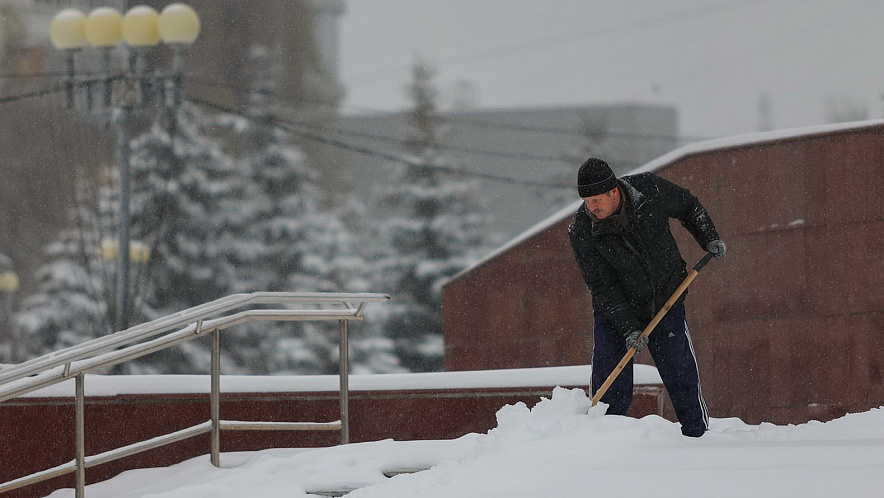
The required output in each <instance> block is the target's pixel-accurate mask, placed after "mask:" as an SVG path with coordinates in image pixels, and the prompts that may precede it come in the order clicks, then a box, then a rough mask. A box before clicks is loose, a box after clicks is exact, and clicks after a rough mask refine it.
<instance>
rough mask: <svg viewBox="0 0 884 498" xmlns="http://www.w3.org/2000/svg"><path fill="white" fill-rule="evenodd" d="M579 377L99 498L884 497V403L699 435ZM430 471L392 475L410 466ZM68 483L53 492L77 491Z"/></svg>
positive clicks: (722, 424) (119, 486)
mask: <svg viewBox="0 0 884 498" xmlns="http://www.w3.org/2000/svg"><path fill="white" fill-rule="evenodd" d="M589 404H590V402H589V400H588V399H587V397H586V394H585V393H584V392H583V391H582V390H580V389H563V388H557V389H556V390H555V391H554V393H553V396H552V399H550V400H546V399H544V400H542V401H541V402H540V403H538V404H537V405H536V406H535V407H534V408H533V409H530V410H529V409H528V407H526V406H525V405H523V404H521V403H519V404H516V405H508V406H505V407H503V408H501V409H500V411H499V412H498V413H497V420H498V426H497V427H496V428H495V429H492V430H491V431H490V432H489V433H488V434H481V435H477V434H471V435H467V436H464V437H462V438H459V439H456V440H452V441H399V442H397V441H378V442H372V443H360V444H351V445H346V446H338V447H332V448H322V449H310V450H293V449H274V450H266V451H259V452H253V453H228V454H223V455H222V466H223V468H221V469H216V468H214V467H212V466H211V464H210V463H209V461H208V457H207V456H203V457H198V458H194V459H192V460H189V461H186V462H183V463H181V464H178V465H174V466H171V467H167V468H160V469H142V470H135V471H129V472H125V473H123V474H121V475H119V476H117V477H116V478H114V479H111V480H109V481H106V482H102V483H97V484H94V485H91V486H89V487H87V492H86V495H87V496H88V497H89V498H125V497H143V496H150V497H152V498H159V497H163V498H171V497H178V498H198V497H206V498H208V497H212V498H221V497H231V498H234V497H235V498H241V497H262V498H266V497H276V496H279V497H305V496H314V495H311V494H308V492H311V491H312V492H317V491H334V490H346V489H352V488H360V489H356V490H355V491H353V492H352V493H350V494H349V495H347V496H348V497H352V498H381V497H382V498H419V497H434V498H442V497H445V498H470V497H475V498H480V497H481V498H546V497H556V498H563V497H578V496H579V497H608V496H617V497H631V496H635V497H638V496H641V497H650V496H653V497H725V496H730V497H749V496H751V497H759V496H776V497H783V496H790V497H791V496H800V497H835V496H838V497H841V496H844V497H847V496H849V497H873V496H874V497H880V496H884V409H882V408H878V409H874V410H871V411H869V412H865V413H858V414H851V415H847V416H845V417H843V418H841V419H838V420H833V421H831V422H827V423H820V422H811V423H808V424H802V425H798V426H791V425H790V426H775V425H772V424H766V423H765V424H761V425H758V426H750V425H747V424H744V423H743V422H741V421H740V420H737V419H713V421H712V429H711V431H710V432H709V433H707V434H706V435H705V436H703V437H702V438H700V439H690V438H685V437H683V436H682V435H681V432H680V431H679V428H678V425H677V424H674V423H672V422H669V421H667V420H664V419H662V418H660V417H657V416H648V417H645V418H642V419H632V418H627V417H621V416H603V414H604V410H605V405H602V404H600V405H598V406H596V407H594V408H590V407H589ZM420 468H428V469H429V470H425V471H423V472H418V473H414V474H402V475H398V476H396V477H392V478H388V477H386V476H385V475H384V473H385V472H387V473H391V471H393V472H395V471H397V470H403V469H420ZM73 495H74V493H73V491H72V490H59V491H56V492H55V493H53V494H52V495H50V496H52V497H53V498H61V497H69V496H70V497H72V496H73Z"/></svg>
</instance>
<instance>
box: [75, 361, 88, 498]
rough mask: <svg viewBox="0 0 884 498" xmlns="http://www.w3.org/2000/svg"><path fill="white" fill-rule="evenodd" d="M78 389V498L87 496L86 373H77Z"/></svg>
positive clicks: (76, 382)
mask: <svg viewBox="0 0 884 498" xmlns="http://www.w3.org/2000/svg"><path fill="white" fill-rule="evenodd" d="M74 383H75V385H74V387H75V391H76V398H77V399H76V405H77V406H76V408H75V410H76V416H75V419H76V424H77V431H76V438H77V444H76V446H77V450H76V451H77V457H76V458H77V473H76V474H77V476H76V478H77V489H76V493H75V495H76V498H85V496H86V386H85V384H86V381H85V375H84V374H82V373H81V374H77V377H76V379H75V380H74Z"/></svg>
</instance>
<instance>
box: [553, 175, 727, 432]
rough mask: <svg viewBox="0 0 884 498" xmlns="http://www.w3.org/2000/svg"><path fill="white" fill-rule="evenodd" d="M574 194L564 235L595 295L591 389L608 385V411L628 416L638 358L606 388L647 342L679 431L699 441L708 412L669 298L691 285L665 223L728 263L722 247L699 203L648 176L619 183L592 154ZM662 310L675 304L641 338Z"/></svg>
mask: <svg viewBox="0 0 884 498" xmlns="http://www.w3.org/2000/svg"><path fill="white" fill-rule="evenodd" d="M577 190H578V193H579V195H580V197H581V198H582V199H583V201H584V202H583V204H582V205H581V206H580V208H578V209H577V212H576V213H575V214H574V219H573V220H572V222H571V225H570V227H569V228H568V234H569V238H570V242H571V248H572V249H573V250H574V256H575V257H576V259H577V264H578V265H579V266H580V270H581V272H582V273H583V278H584V280H585V282H586V285H587V286H588V287H589V289H590V292H591V293H592V307H593V319H594V324H593V354H592V367H593V368H592V382H591V383H592V386H591V389H592V392H593V393H596V392H598V391H599V389H600V388H602V392H604V395H603V396H602V398H601V401H603V402H605V403H607V404H608V405H609V408H608V413H610V414H615V415H624V414H626V411H627V410H628V409H629V405H630V404H631V403H632V360H631V359H629V362H628V363H627V364H626V365H625V367H623V371H622V373H621V374H620V375H618V376H617V377H616V379H615V380H613V383H612V384H610V388H609V389H608V390H607V391H604V388H607V385H605V386H604V388H603V384H605V380H606V379H608V377H609V375H611V373H612V372H614V371H615V369H616V368H618V367H619V365H618V362H619V361H620V359H621V358H624V356H625V355H626V354H627V353H628V352H630V351H631V348H634V351H635V354H638V353H640V352H641V351H642V350H643V349H644V348H645V346H646V345H647V346H648V349H649V350H650V352H651V356H652V357H653V358H654V363H655V364H656V365H657V369H658V370H659V372H660V377H661V378H662V379H663V384H664V385H665V386H666V391H667V392H668V393H669V398H670V399H671V400H672V406H673V408H674V409H675V414H676V416H677V417H678V421H679V422H680V423H681V431H682V433H683V434H684V435H685V436H691V437H700V436H702V435H703V433H704V432H706V430H708V428H709V413H708V410H707V408H706V401H705V400H704V399H703V393H702V391H701V390H700V374H699V370H698V368H697V360H696V358H695V357H694V347H693V344H692V343H691V335H690V332H689V330H688V324H687V321H686V320H685V307H684V295H683V294H682V295H681V296H680V297H678V299H677V301H675V302H674V305H673V303H670V302H668V301H669V298H670V296H678V292H677V291H681V290H683V289H684V287H685V286H686V284H687V283H689V282H690V280H685V279H686V277H688V272H687V270H686V268H685V262H684V259H682V257H681V253H680V252H679V250H678V245H677V244H676V243H675V239H674V238H673V237H672V233H671V232H670V230H669V218H676V219H678V220H679V221H680V222H681V224H682V225H683V226H684V227H685V228H687V230H688V231H689V232H690V233H691V235H693V236H694V239H695V240H696V241H697V243H698V244H700V247H702V248H704V249H705V250H707V251H709V252H710V253H711V254H712V255H714V256H715V258H716V259H721V258H722V257H724V253H725V245H724V242H722V241H721V239H720V237H719V236H718V233H717V232H716V230H715V225H714V224H713V223H712V219H711V218H710V217H709V214H708V213H707V212H706V209H705V208H704V207H703V205H702V204H700V201H699V200H697V198H696V197H694V196H693V195H691V193H690V192H689V191H688V190H687V189H684V188H682V187H679V186H678V185H675V184H673V183H671V182H669V181H667V180H665V179H663V178H660V177H659V176H656V175H654V174H652V173H643V174H639V175H634V176H626V177H623V178H621V179H617V178H616V177H615V176H614V173H613V172H612V171H611V168H610V167H609V166H608V164H607V163H605V162H604V161H602V160H601V159H596V158H590V159H587V160H586V162H584V163H583V165H582V166H581V167H580V170H579V171H578V173H577ZM704 264H705V263H704ZM696 269H697V267H695V270H696ZM683 282H685V283H684V284H683ZM664 305H665V306H672V307H671V308H670V309H669V311H668V312H666V314H665V316H663V318H662V320H661V321H660V322H659V323H657V324H656V327H655V328H653V333H651V334H650V335H647V334H644V333H643V330H644V329H646V328H647V327H648V324H649V323H652V319H653V318H655V313H657V311H658V310H661V308H664ZM652 327H653V326H652ZM624 360H625V358H624ZM615 375H616V374H615Z"/></svg>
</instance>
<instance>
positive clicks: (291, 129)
mask: <svg viewBox="0 0 884 498" xmlns="http://www.w3.org/2000/svg"><path fill="white" fill-rule="evenodd" d="M186 98H187V100H188V101H190V102H192V103H194V104H197V105H200V106H203V107H208V108H210V109H214V110H216V111H220V112H223V113H226V114H232V115H235V116H239V117H242V118H244V119H248V120H250V121H253V122H256V123H261V124H267V125H270V126H273V127H276V128H279V129H281V130H284V131H286V132H288V133H291V134H292V135H294V136H297V137H301V138H305V139H308V140H312V141H315V142H318V143H322V144H326V145H331V146H333V147H338V148H340V149H344V150H349V151H351V152H356V153H359V154H363V155H367V156H373V157H379V158H381V159H384V160H387V161H390V162H393V163H397V164H402V165H404V166H408V167H411V168H423V169H429V170H432V171H438V172H440V173H447V174H452V175H460V176H469V177H473V178H476V179H480V180H489V181H495V182H501V183H510V184H513V185H523V186H527V187H537V188H550V189H560V188H568V187H570V185H565V184H554V183H545V182H536V181H531V180H519V179H517V178H512V177H507V176H499V175H492V174H488V173H481V172H478V171H469V170H465V169H459V168H452V167H447V166H433V165H428V164H418V163H416V162H414V161H411V160H409V159H407V158H404V157H401V156H398V155H396V154H390V153H387V152H381V151H377V150H374V149H369V148H367V147H361V146H358V145H353V144H348V143H346V142H342V141H340V140H335V139H332V138H327V137H323V136H320V135H316V134H313V133H307V132H304V131H299V130H297V129H296V128H295V127H296V126H298V125H297V124H295V125H293V124H291V123H288V122H286V121H283V120H279V119H273V120H264V119H257V118H255V117H252V116H249V115H248V114H246V113H244V112H241V111H237V110H235V109H231V108H229V107H225V106H222V105H220V104H216V103H213V102H209V101H206V100H203V99H199V98H196V97H192V96H190V95H187V96H186Z"/></svg>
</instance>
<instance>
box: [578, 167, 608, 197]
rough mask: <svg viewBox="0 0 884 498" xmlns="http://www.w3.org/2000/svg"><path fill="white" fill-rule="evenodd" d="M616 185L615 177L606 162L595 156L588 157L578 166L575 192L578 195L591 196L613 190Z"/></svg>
mask: <svg viewBox="0 0 884 498" xmlns="http://www.w3.org/2000/svg"><path fill="white" fill-rule="evenodd" d="M616 186H617V177H616V176H614V172H613V171H611V167H610V166H608V163H606V162H605V161H602V160H601V159H596V158H595V157H590V158H589V159H587V160H586V162H584V163H583V165H582V166H580V170H579V171H577V193H579V194H580V197H592V196H595V195H599V194H604V193H605V192H608V191H610V190H614V187H616Z"/></svg>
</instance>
